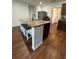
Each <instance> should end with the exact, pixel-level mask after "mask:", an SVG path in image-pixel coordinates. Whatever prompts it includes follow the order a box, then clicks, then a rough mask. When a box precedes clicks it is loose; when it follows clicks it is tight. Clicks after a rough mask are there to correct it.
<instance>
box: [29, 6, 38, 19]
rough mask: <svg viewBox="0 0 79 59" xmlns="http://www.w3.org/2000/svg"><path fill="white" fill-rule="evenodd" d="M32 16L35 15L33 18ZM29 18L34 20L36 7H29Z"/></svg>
mask: <svg viewBox="0 0 79 59" xmlns="http://www.w3.org/2000/svg"><path fill="white" fill-rule="evenodd" d="M33 14H35V16H34V17H33ZM29 16H30V18H31V19H32V18H34V19H35V18H36V6H32V5H29Z"/></svg>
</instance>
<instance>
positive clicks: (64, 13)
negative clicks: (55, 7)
mask: <svg viewBox="0 0 79 59" xmlns="http://www.w3.org/2000/svg"><path fill="white" fill-rule="evenodd" d="M61 15H66V3H64V4H62V10H61Z"/></svg>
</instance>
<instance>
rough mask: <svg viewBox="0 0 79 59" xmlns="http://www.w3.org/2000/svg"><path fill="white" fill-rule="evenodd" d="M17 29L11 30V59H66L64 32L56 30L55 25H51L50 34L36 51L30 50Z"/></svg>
mask: <svg viewBox="0 0 79 59" xmlns="http://www.w3.org/2000/svg"><path fill="white" fill-rule="evenodd" d="M29 42H30V43H31V40H30V41H27V40H26V38H25V37H23V35H22V34H21V32H20V30H19V27H16V28H12V58H13V59H66V32H63V31H58V30H57V23H55V24H53V25H51V27H50V33H49V36H48V38H47V39H46V40H45V41H44V43H43V44H42V45H41V46H40V47H39V48H38V49H37V50H36V51H33V50H32V49H31V44H30V43H29Z"/></svg>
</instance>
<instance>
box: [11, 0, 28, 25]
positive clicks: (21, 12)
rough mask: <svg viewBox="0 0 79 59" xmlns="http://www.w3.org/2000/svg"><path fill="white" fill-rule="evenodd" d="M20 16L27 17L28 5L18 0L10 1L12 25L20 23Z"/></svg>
mask: <svg viewBox="0 0 79 59" xmlns="http://www.w3.org/2000/svg"><path fill="white" fill-rule="evenodd" d="M20 18H29V6H28V5H27V4H25V3H23V2H20V1H15V0H13V1H12V26H18V25H19V24H20Z"/></svg>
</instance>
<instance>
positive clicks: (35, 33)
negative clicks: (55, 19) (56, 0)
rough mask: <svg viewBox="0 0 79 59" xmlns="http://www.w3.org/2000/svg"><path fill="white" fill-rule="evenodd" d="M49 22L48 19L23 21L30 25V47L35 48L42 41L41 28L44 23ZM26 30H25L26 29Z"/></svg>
mask: <svg viewBox="0 0 79 59" xmlns="http://www.w3.org/2000/svg"><path fill="white" fill-rule="evenodd" d="M47 23H50V21H44V20H29V21H27V22H24V24H27V25H28V26H30V27H31V29H30V31H29V32H28V33H29V34H31V36H32V49H33V50H36V49H37V48H38V47H39V46H40V45H41V44H42V43H43V28H44V24H47ZM26 31H27V30H26Z"/></svg>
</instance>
